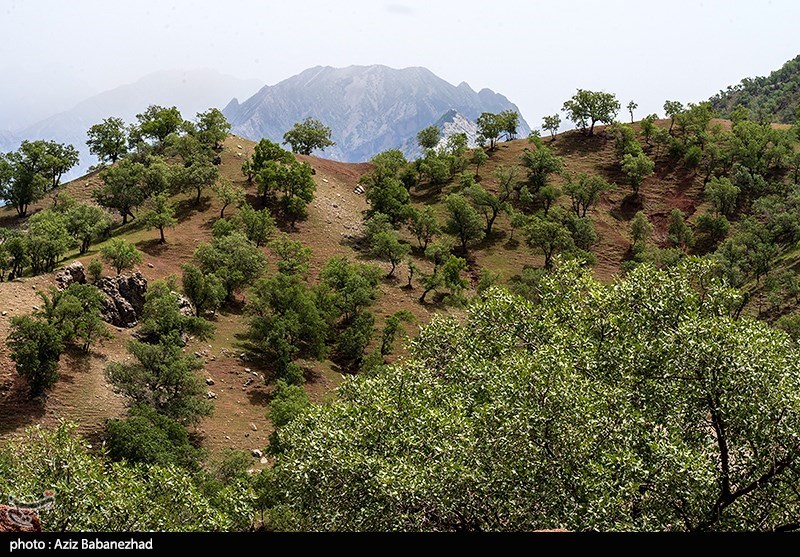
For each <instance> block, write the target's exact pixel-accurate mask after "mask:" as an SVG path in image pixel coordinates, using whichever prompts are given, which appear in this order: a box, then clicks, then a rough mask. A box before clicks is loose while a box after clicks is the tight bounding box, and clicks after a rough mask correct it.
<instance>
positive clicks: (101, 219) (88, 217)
mask: <svg viewBox="0 0 800 557" xmlns="http://www.w3.org/2000/svg"><path fill="white" fill-rule="evenodd" d="M64 217H65V219H66V223H65V224H66V227H67V232H69V233H70V235H72V237H73V238H75V240H77V242H78V244H79V246H80V248H79V250H80V253H81V255H83V254H84V253H86V252H87V251H88V250H89V246H90V245H91V244H92V240H95V239H96V238H98V237H99V236H100V235H101V234H103V233H105V232H106V231H108V229H109V228H110V227H111V218H110V217H109V216H108V214H107V213H106V212H105V211H103V210H102V209H101V208H100V207H97V206H96V205H89V204H88V203H76V204H75V205H73V206H72V207H70V208H68V209H67V210H66V212H65V213H64Z"/></svg>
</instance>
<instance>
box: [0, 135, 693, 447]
mask: <svg viewBox="0 0 800 557" xmlns="http://www.w3.org/2000/svg"><path fill="white" fill-rule="evenodd" d="M598 131H599V133H598V134H597V135H596V136H595V137H594V138H585V137H583V136H581V135H580V134H578V133H574V132H570V133H566V134H562V135H560V136H558V137H557V140H556V141H555V142H552V143H548V145H549V146H550V147H552V149H553V151H554V152H555V153H556V154H558V155H559V156H562V157H564V159H565V161H566V164H565V165H566V169H567V171H568V172H573V173H578V172H591V173H598V174H600V175H602V176H604V177H605V178H606V179H608V180H609V181H611V182H616V183H622V182H623V178H622V176H621V175H620V173H619V171H618V170H617V168H616V167H615V165H614V164H610V162H609V161H611V160H613V150H614V144H613V141H612V140H610V139H609V138H608V137H606V136H605V134H603V133H602V128H600V129H599V130H598ZM253 146H254V144H253V143H252V142H250V141H248V140H246V139H243V138H240V137H235V136H232V137H230V138H228V140H227V141H226V142H225V146H224V149H223V151H222V153H221V158H222V165H221V171H222V176H224V177H227V178H229V179H231V180H232V181H233V182H234V183H235V184H238V185H241V186H244V187H247V188H248V191H250V192H251V193H253V194H254V193H255V191H254V187H255V186H254V185H248V184H247V182H246V180H245V179H244V177H243V176H242V174H241V171H240V169H239V167H240V166H241V161H242V160H243V158H245V157H248V156H250V155H251V154H252V149H253ZM529 147H530V143H529V142H528V141H527V140H522V139H520V140H515V141H510V142H505V143H500V144H499V145H498V147H497V150H496V152H495V153H494V154H493V155H492V157H491V158H490V160H489V162H488V163H487V164H486V166H485V167H483V168H482V169H481V175H482V176H484V179H483V180H482V183H483V185H484V186H485V187H487V188H489V189H492V188H493V187H495V184H496V180H495V178H494V172H495V170H496V169H497V168H498V167H500V166H502V165H518V164H519V158H520V156H521V155H522V154H523V152H524V150H525V149H526V148H529ZM300 158H301V159H302V160H305V161H307V162H308V163H309V164H311V166H312V167H313V168H314V169H315V171H316V174H315V176H314V181H315V183H316V185H317V188H318V189H317V193H316V196H315V199H314V201H313V202H312V204H311V205H310V207H309V211H310V215H309V218H308V220H307V221H305V222H302V223H300V224H299V226H298V230H297V231H295V232H292V235H293V236H294V237H296V238H297V239H299V240H300V241H301V242H302V243H303V244H304V245H306V246H308V247H310V248H311V249H312V250H313V259H312V272H311V274H312V276H314V275H315V274H316V273H318V272H319V269H321V267H322V266H323V265H324V264H325V262H326V261H327V260H328V259H329V258H331V257H333V256H336V255H347V256H349V257H351V258H354V259H360V260H365V259H366V260H368V259H369V258H368V257H365V256H364V255H363V253H362V252H361V251H359V250H358V249H357V248H358V247H359V244H360V242H359V240H360V236H361V231H362V221H363V212H364V211H365V210H366V209H367V208H368V204H367V202H366V200H365V198H364V196H363V195H358V194H356V193H354V191H353V190H354V188H355V186H356V184H357V183H358V182H359V179H360V178H361V176H362V175H363V174H365V173H366V172H368V171H369V169H370V165H368V164H352V163H340V162H335V161H331V160H328V159H322V158H317V157H305V156H300ZM556 182H557V183H562V182H563V178H557V179H556ZM98 185H99V178H98V176H97V174H96V173H93V174H90V175H87V176H84V177H82V178H80V179H77V180H74V181H72V182H70V183H68V184H66V185H65V186H64V189H65V191H67V192H69V193H71V194H72V195H74V196H75V197H77V198H78V199H82V200H87V201H88V200H89V199H90V192H91V191H92V190H93V188H95V187H97V186H98ZM456 190H457V187H456V185H455V184H451V185H449V186H446V187H445V188H444V189H443V190H442V191H440V192H432V191H430V190H427V189H424V188H423V189H421V190H419V191H417V192H414V193H413V195H412V202H413V203H414V204H415V205H417V206H419V207H423V206H425V205H428V204H433V205H434V206H436V207H437V211H439V212H440V213H441V212H442V211H443V209H442V208H441V205H440V202H441V200H442V199H443V198H444V196H446V195H447V193H449V192H451V191H456ZM701 190H702V184H701V183H700V181H699V179H698V178H696V177H694V176H692V175H690V174H688V173H686V172H682V171H680V170H672V169H669V168H667V167H666V166H665V167H663V168H661V169H660V171H659V173H658V174H657V175H656V176H654V177H652V178H650V179H648V180H647V181H646V182H645V184H644V185H643V187H642V190H641V192H642V199H643V202H642V209H643V210H644V211H645V212H647V213H648V215H650V216H651V218H652V220H653V222H654V223H655V224H656V225H657V234H656V238H657V239H658V240H660V241H662V242H663V240H664V238H665V235H666V229H665V223H666V216H667V214H668V212H669V210H670V209H671V208H672V207H680V208H681V209H682V210H683V211H684V212H686V213H687V214H689V215H691V214H693V213H694V212H695V210H696V208H697V207H698V205H699V204H700V201H699V200H698V197H699V195H700V193H699V192H700V191H701ZM209 194H210V192H209ZM627 196H628V191H627V188H626V187H625V186H624V185H620V186H617V187H615V188H613V189H612V190H611V191H609V192H607V193H606V194H605V195H604V196H603V198H602V199H601V201H600V203H599V204H598V206H597V208H596V209H595V210H594V211H593V217H594V219H595V226H596V229H597V233H598V242H597V244H596V246H595V248H594V250H593V251H595V253H596V254H597V256H598V263H597V265H596V266H595V273H596V274H597V276H598V277H600V278H602V279H604V280H609V279H610V278H611V277H613V276H615V275H616V274H618V273H619V271H620V265H621V263H622V261H623V259H624V258H625V256H626V252H627V250H628V246H629V243H630V240H629V235H628V232H627V221H628V220H629V219H630V218H631V216H632V214H633V213H632V212H633V211H634V209H636V207H627V206H626V205H625V203H624V202H623V201H624V200H625V199H626V197H627ZM190 197H191V196H179V197H178V198H177V200H178V206H179V214H180V215H181V220H180V225H179V227H178V229H176V230H174V231H167V244H165V245H163V246H162V245H159V244H157V242H156V238H157V233H154V232H153V231H146V230H142V229H140V228H139V225H138V224H137V223H136V221H133V222H132V223H131V224H129V225H127V227H123V228H122V229H120V230H119V232H120V233H121V234H122V236H123V237H124V238H126V239H128V240H130V241H132V242H135V243H136V245H137V247H139V249H141V250H142V251H143V252H144V253H145V259H144V262H143V263H142V264H141V265H139V267H138V269H139V270H140V271H141V272H142V273H143V274H144V275H145V277H146V278H147V279H148V280H149V281H152V280H157V279H161V278H164V277H166V276H167V275H170V274H179V273H180V272H181V271H180V265H181V264H182V263H185V262H187V261H189V260H190V259H191V257H192V253H193V252H194V250H195V248H196V247H197V245H198V244H199V243H200V242H202V241H208V240H209V239H210V228H211V225H212V224H213V223H214V222H215V220H216V219H217V217H218V213H219V205H218V201H217V200H215V199H213V197H209V196H208V195H207V196H206V198H205V201H204V203H203V205H202V206H201V208H200V210H195V209H194V207H193V206H192V205H191V204H190V202H189V201H190V199H189V198H190ZM251 199H255V197H253V198H251ZM48 203H50V202H49V200H45V201H42V202H40V203H38V204H37V205H36V207H35V209H39V208H42V207H44V206H47V204H48ZM620 207H622V209H620ZM229 212H230V210H229ZM16 223H17V218H16V216H15V215H14V214H13V210H12V209H10V208H4V209H2V210H0V224H2V225H3V226H13V225H15V224H16ZM496 231H497V232H496V233H495V235H494V236H493V238H492V239H491V240H489V241H484V242H483V243H482V244H480V245H479V246H477V249H475V250H474V251H473V252H472V258H471V262H470V265H471V268H470V277H471V280H472V285H471V287H470V290H471V291H474V287H475V284H476V281H477V277H478V275H479V273H480V271H481V269H488V270H492V271H495V272H499V273H500V278H501V281H502V282H507V281H508V280H509V279H511V278H513V277H515V276H518V275H519V274H520V272H521V271H522V270H523V269H524V268H525V267H541V265H542V257H541V255H538V254H536V253H534V251H533V250H532V249H531V248H530V247H529V246H527V245H526V244H525V243H524V242H520V241H519V240H516V239H515V240H510V238H511V235H512V232H511V226H510V223H509V221H508V218H507V217H506V216H504V215H503V216H501V217H499V219H498V222H497V225H496ZM517 237H519V233H517ZM408 239H409V241H411V238H410V237H408ZM101 245H102V244H98V245H95V246H92V248H91V249H90V251H89V252H88V253H87V254H86V255H85V256H82V257H80V258H78V260H80V261H81V262H83V263H84V264H88V262H89V260H91V259H92V257H95V256H96V255H97V252H98V249H99V247H100V246H101ZM70 260H71V259H68V260H67V261H70ZM372 262H373V263H376V264H379V265H382V266H383V267H384V269H386V270H388V265H387V264H385V263H380V262H377V261H372ZM419 263H420V265H421V266H422V267H423V268H426V265H428V263H426V262H424V261H423V260H421V259H420V260H419ZM399 274H400V277H399V278H398V279H396V280H386V281H384V282H383V283H382V284H381V286H380V290H381V296H380V298H379V301H378V304H377V307H376V308H375V313H376V315H377V316H378V323H377V326H378V327H380V326H381V322H382V319H383V317H384V316H387V315H389V314H391V313H393V312H395V311H397V310H398V309H407V310H409V311H411V312H412V313H413V314H414V315H415V316H416V317H417V319H418V323H425V322H427V321H428V320H429V319H430V317H431V315H433V313H439V312H442V311H454V310H450V309H448V308H447V307H445V306H442V305H440V304H426V305H421V304H419V303H418V301H417V298H418V297H419V287H417V288H416V289H415V290H406V289H403V288H400V285H402V284H403V283H404V282H405V280H404V271H402V270H401V271H400V272H399ZM52 284H53V275H52V274H46V275H40V276H37V277H25V278H20V279H16V280H15V281H12V282H9V283H2V284H0V308H2V309H3V310H4V311H7V312H8V315H7V316H3V317H2V318H0V337H3V338H5V336H6V335H7V334H8V324H9V322H8V320H9V318H10V317H12V316H14V315H20V314H24V313H29V312H30V311H31V308H32V307H33V306H34V305H37V304H39V303H40V301H39V299H38V297H37V296H36V292H37V290H44V289H46V288H47V287H49V286H50V285H52ZM456 313H458V311H457V310H456ZM215 325H216V327H217V334H216V336H215V338H214V339H213V340H212V341H210V342H208V343H199V342H193V343H192V344H190V345H189V346H188V347H187V351H189V352H194V351H203V350H207V351H208V353H207V354H206V355H205V360H206V367H205V370H204V371H203V372H202V373H203V374H204V375H206V376H208V377H210V378H212V379H214V381H215V382H216V383H217V384H218V385H220V386H221V388H220V389H218V390H217V391H216V392H217V393H218V395H219V398H218V399H217V401H216V412H215V414H214V416H213V417H212V418H210V419H209V420H207V421H206V422H204V423H203V425H202V426H201V429H200V431H201V433H202V434H203V436H204V439H205V441H204V443H205V444H206V445H207V446H208V447H210V448H212V449H214V450H220V449H222V448H224V447H229V446H231V447H237V448H243V449H250V448H253V447H254V446H259V445H263V444H265V443H266V440H267V437H268V433H269V431H270V426H269V423H268V422H267V420H266V418H265V411H266V402H267V400H268V392H269V390H270V387H269V386H268V385H266V384H263V383H262V382H260V381H255V382H253V383H252V384H250V385H248V387H247V388H242V387H241V384H243V383H244V382H245V381H246V380H247V378H248V376H249V374H248V373H247V372H245V369H246V368H249V369H252V370H255V371H256V372H257V373H261V374H264V375H265V376H267V377H269V375H270V370H269V369H261V368H259V367H257V366H256V365H255V364H253V363H247V362H243V361H241V360H240V359H239V358H238V355H239V354H240V353H241V351H242V350H241V343H240V341H239V340H238V339H237V337H236V335H237V334H239V333H241V332H243V331H244V322H243V319H242V314H241V310H240V309H236V308H231V309H229V310H224V311H221V312H220V313H219V314H218V316H217V318H216V321H215ZM414 329H415V328H414ZM113 333H114V339H113V340H111V341H110V342H107V343H105V344H104V345H102V347H100V348H99V349H98V350H97V351H96V353H95V354H94V355H93V357H92V358H90V359H89V360H88V362H86V361H81V360H80V359H75V358H72V357H70V356H69V355H67V357H65V358H64V359H63V360H62V363H61V372H62V375H63V377H64V379H63V380H61V381H59V382H58V383H57V385H56V387H55V389H54V390H53V392H52V394H51V395H50V396H49V397H48V399H47V403H46V405H45V406H44V407H42V406H41V405H40V404H39V403H38V402H33V403H31V402H27V401H25V396H24V392H23V388H22V384H21V382H20V381H19V380H18V378H17V377H16V374H15V372H14V366H13V362H11V361H10V360H9V359H8V349H7V348H6V347H2V348H0V369H2V372H3V373H2V378H0V385H3V386H2V387H0V388H1V389H2V392H3V395H2V400H0V424H2V426H0V433H2V434H10V433H13V432H17V431H20V428H21V427H23V426H25V425H28V424H31V423H38V422H44V423H50V424H52V423H55V420H57V419H58V418H67V419H71V420H77V421H79V422H80V423H81V425H82V431H84V432H85V433H87V434H94V433H96V432H97V431H98V428H99V427H101V425H102V424H103V422H104V420H105V419H106V418H108V417H110V416H115V415H120V414H121V413H122V412H123V405H122V402H121V400H120V398H119V397H117V396H116V395H114V394H113V393H112V392H111V391H110V389H109V387H108V385H107V384H106V382H105V380H104V378H103V368H104V366H105V364H106V362H108V361H113V360H116V359H120V358H129V356H127V354H126V353H125V344H126V342H127V341H128V340H129V339H130V338H131V337H130V334H131V332H130V331H129V330H122V329H115V330H114V331H113ZM223 350H224V352H223ZM308 366H309V367H310V369H312V370H313V372H312V375H311V377H312V380H311V381H310V382H309V383H308V385H307V388H308V390H309V392H310V393H311V394H312V398H314V399H315V400H322V399H324V398H325V397H326V396H328V394H329V393H330V391H331V389H332V388H333V387H334V386H335V385H336V384H338V382H339V381H340V378H341V375H340V374H339V373H337V371H336V368H335V367H332V365H331V363H330V362H321V363H313V362H309V363H308ZM87 393H91V394H89V395H88V396H89V399H90V400H92V401H93V403H92V404H88V405H87V404H86V400H87V398H86V397H87ZM251 423H252V424H256V426H257V428H258V431H257V432H253V431H251V430H250V426H249V424H251Z"/></svg>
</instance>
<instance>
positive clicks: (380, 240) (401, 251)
mask: <svg viewBox="0 0 800 557" xmlns="http://www.w3.org/2000/svg"><path fill="white" fill-rule="evenodd" d="M369 249H370V253H372V256H373V257H376V258H378V259H381V260H383V261H388V262H389V263H390V264H391V265H392V268H391V269H390V270H389V274H388V275H387V276H389V277H393V276H394V271H395V269H396V268H397V265H398V264H399V263H400V262H401V261H403V259H405V258H406V256H407V255H408V254H409V253H411V246H409V245H408V244H406V243H403V242H401V241H400V234H398V233H397V232H396V231H394V230H386V231H382V232H379V233H377V234H375V235H373V236H372V238H371V239H370V245H369Z"/></svg>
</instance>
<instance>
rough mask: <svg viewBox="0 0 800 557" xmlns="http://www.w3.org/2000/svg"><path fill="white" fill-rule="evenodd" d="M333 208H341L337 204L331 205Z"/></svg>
mask: <svg viewBox="0 0 800 557" xmlns="http://www.w3.org/2000/svg"><path fill="white" fill-rule="evenodd" d="M331 207H333V208H334V209H338V208H339V206H338V205H337V204H336V203H334V204H333V205H331Z"/></svg>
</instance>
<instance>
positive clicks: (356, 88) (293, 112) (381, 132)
mask: <svg viewBox="0 0 800 557" xmlns="http://www.w3.org/2000/svg"><path fill="white" fill-rule="evenodd" d="M508 109H510V110H515V111H516V112H519V109H518V108H517V107H516V105H514V104H513V103H512V102H511V101H509V100H508V99H507V98H506V97H504V96H503V95H501V94H499V93H495V92H494V91H492V90H490V89H482V90H480V91H478V92H475V91H474V90H473V89H472V88H471V87H470V86H469V85H467V84H466V83H461V84H460V85H458V86H457V87H456V86H454V85H452V84H450V83H448V82H447V81H445V80H443V79H441V78H439V77H437V76H436V75H434V74H433V73H432V72H431V71H430V70H427V69H425V68H420V67H413V68H405V69H400V70H398V69H393V68H389V67H387V66H381V65H373V66H349V67H346V68H332V67H329V66H324V67H323V66H317V67H314V68H310V69H308V70H305V71H303V72H302V73H300V74H298V75H295V76H293V77H290V78H289V79H286V80H284V81H281V82H280V83H278V84H276V85H273V86H266V87H264V88H262V89H261V90H260V91H258V93H256V94H255V95H253V96H252V97H250V98H249V99H247V100H246V101H244V102H243V103H241V104H240V103H239V101H238V100H237V99H233V100H232V101H231V102H230V104H228V106H227V107H225V109H224V110H223V112H224V114H225V116H226V117H227V118H228V121H230V123H231V125H232V126H233V132H234V133H236V134H238V135H241V136H243V137H246V138H248V139H252V140H256V141H257V140H259V139H261V138H262V137H266V138H267V139H270V140H272V141H282V140H283V134H284V133H285V132H286V131H287V130H289V129H290V128H291V127H292V125H293V124H294V123H295V122H298V121H300V120H302V119H304V118H305V117H307V116H312V117H314V118H316V119H318V120H321V121H322V122H323V123H324V124H325V125H326V126H329V127H330V128H331V129H332V131H333V133H332V138H333V140H334V141H335V142H336V145H335V146H334V147H331V148H329V149H326V150H325V152H324V155H325V156H326V157H328V158H333V159H337V160H341V161H350V162H354V161H364V160H368V159H369V158H371V157H372V156H373V155H375V154H376V153H379V152H381V151H384V150H386V149H392V148H397V147H401V146H403V145H405V144H406V142H407V141H408V140H409V139H410V138H413V137H415V136H416V134H417V132H418V131H419V130H421V129H423V128H425V127H427V126H430V125H431V124H434V123H436V122H437V121H438V120H440V119H441V118H442V117H443V116H444V115H446V114H447V113H448V112H449V111H451V110H455V111H457V112H458V113H459V114H461V115H463V117H464V118H466V119H467V120H472V121H474V120H475V119H476V118H477V117H478V116H479V115H480V114H481V113H482V112H500V111H502V110H508ZM529 131H530V128H529V127H528V124H527V123H526V122H525V120H524V119H523V118H522V117H521V116H520V134H521V135H526V134H527V133H528V132H529Z"/></svg>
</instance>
